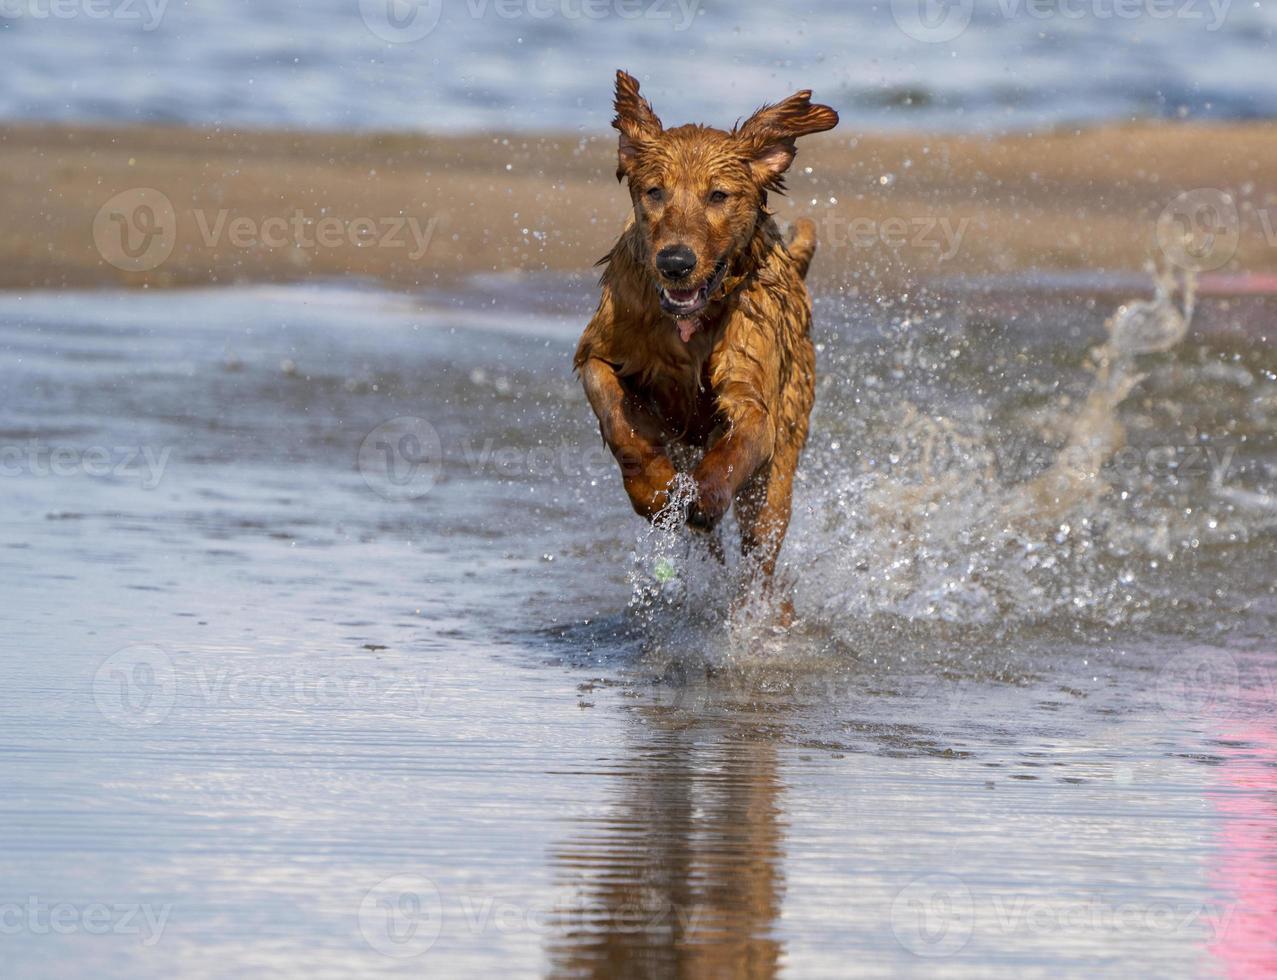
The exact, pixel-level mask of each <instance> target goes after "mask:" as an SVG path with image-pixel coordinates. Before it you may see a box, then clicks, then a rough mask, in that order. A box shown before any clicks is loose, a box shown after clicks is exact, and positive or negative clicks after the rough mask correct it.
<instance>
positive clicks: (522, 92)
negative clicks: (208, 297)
mask: <svg viewBox="0 0 1277 980" xmlns="http://www.w3.org/2000/svg"><path fill="white" fill-rule="evenodd" d="M5 7H6V9H5V12H4V13H3V15H0V52H3V54H4V58H5V62H6V65H7V79H6V84H5V87H4V92H3V93H0V117H3V118H7V119H11V120H57V121H61V122H100V123H106V122H109V123H161V124H176V123H186V124H201V125H219V126H232V127H233V126H258V127H270V126H288V127H300V128H310V129H315V128H322V129H335V130H342V131H347V130H370V129H381V130H411V131H426V132H475V131H484V130H502V131H505V130H516V131H525V132H526V131H537V130H553V131H562V132H580V133H589V134H594V133H598V132H600V131H602V130H605V129H606V128H607V123H608V121H609V120H610V116H611V113H610V107H609V95H610V91H609V89H610V80H611V77H612V74H613V72H614V71H615V69H616V68H618V67H627V68H628V69H629V70H631V71H633V72H635V73H637V74H638V76H639V77H640V79H641V81H642V82H643V83H644V85H645V87H646V89H647V91H648V92H649V94H650V95H651V96H652V97H653V98H654V99H656V100H657V101H658V102H660V103H662V104H665V105H667V106H669V107H670V111H671V112H672V113H673V114H674V119H673V121H676V122H683V121H690V120H697V121H705V122H711V123H714V124H716V125H720V126H722V125H728V124H730V123H731V122H732V121H733V120H734V118H735V114H737V113H745V112H747V111H748V109H749V108H750V107H752V106H755V105H757V104H759V103H761V102H763V101H765V100H769V99H775V98H777V97H778V96H779V95H780V94H784V93H787V92H789V91H792V90H794V89H796V88H812V89H815V90H817V91H818V92H819V93H820V94H821V95H822V96H823V97H824V98H826V99H830V100H832V101H833V102H835V103H836V104H837V105H838V107H839V109H840V110H841V111H842V113H843V120H844V126H846V127H847V129H848V130H856V129H865V128H874V129H880V128H884V127H890V128H913V129H922V128H927V129H932V128H934V129H939V130H943V131H972V130H974V131H981V132H989V131H999V130H1006V129H1016V130H1023V129H1031V128H1040V127H1043V126H1050V125H1058V124H1070V123H1072V124H1079V123H1096V122H1102V121H1103V122H1106V121H1130V120H1138V119H1233V120H1237V119H1257V118H1268V117H1271V116H1272V115H1273V113H1274V112H1275V111H1277V93H1274V91H1273V89H1272V86H1271V85H1269V84H1267V78H1268V73H1269V70H1270V68H1271V65H1272V55H1273V52H1272V35H1273V29H1274V27H1275V26H1277V11H1275V10H1274V8H1273V6H1272V5H1271V4H1268V3H1262V2H1256V0H880V2H870V0H810V2H807V3H733V2H729V0H614V2H613V0H608V2H603V0H100V2H99V3H93V2H92V0H6V4H5ZM90 11H92V12H91V13H90Z"/></svg>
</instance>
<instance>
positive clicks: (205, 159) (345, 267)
mask: <svg viewBox="0 0 1277 980" xmlns="http://www.w3.org/2000/svg"><path fill="white" fill-rule="evenodd" d="M614 146H615V144H614V141H613V138H612V134H611V133H610V132H604V133H599V134H591V135H590V136H577V135H572V134H544V135H532V134H487V135H474V136H436V135H422V134H416V133H360V134H353V135H350V134H337V133H324V132H294V131H280V130H265V129H264V130H234V131H232V130H213V129H198V128H185V127H155V126H145V127H116V126H100V125H84V126H60V125H44V124H35V125H26V124H24V125H7V126H3V127H0V167H2V168H3V169H2V170H0V172H3V173H4V174H5V175H6V176H5V177H4V178H3V180H0V207H2V208H3V210H4V213H5V214H6V215H8V218H9V220H8V221H7V222H6V223H5V228H4V229H3V230H0V288H4V289H10V290H22V289H36V288H43V289H59V288H72V287H77V288H78V287H121V286H122V287H146V288H163V287H176V286H203V285H225V284H244V283H281V282H295V281H302V280H306V279H310V278H313V277H319V278H326V279H340V278H347V277H357V278H366V279H373V280H377V281H379V282H380V283H381V284H383V285H385V286H387V287H389V288H392V289H399V290H419V289H424V288H429V287H432V286H439V285H452V284H456V283H458V282H459V281H461V280H464V279H466V278H468V277H471V276H473V275H476V274H483V273H486V274H491V273H501V274H511V273H516V274H517V273H518V272H519V271H526V272H530V273H546V272H548V273H556V274H570V273H576V274H580V275H583V276H586V277H588V278H591V279H592V278H593V277H594V275H595V272H594V270H593V268H592V267H593V264H594V262H595V261H596V260H597V259H598V258H599V257H600V256H601V255H603V254H604V253H605V252H606V251H607V249H608V248H609V247H610V246H611V244H612V241H613V240H614V239H615V236H616V235H617V234H618V233H619V231H620V228H621V226H622V223H623V221H624V218H625V214H626V212H627V210H628V198H627V195H626V192H625V189H624V187H623V186H619V185H618V184H617V183H616V180H615V178H614V176H613V171H614V152H615V150H614ZM788 183H789V193H788V196H787V197H776V196H773V198H772V201H771V206H772V209H773V210H774V211H775V213H776V215H777V217H778V219H779V220H781V221H782V223H787V222H789V221H792V220H793V219H794V218H797V217H800V216H804V215H806V216H809V217H811V218H813V220H815V222H816V224H817V228H818V234H819V237H820V240H821V241H820V248H819V250H818V252H817V256H816V260H815V263H814V265H813V269H812V275H811V282H812V285H813V287H815V288H818V289H825V290H828V289H839V288H841V289H848V290H856V291H861V292H863V291H864V290H874V289H877V288H897V289H898V288H907V287H909V286H910V285H912V284H916V283H918V282H919V281H927V280H930V279H936V278H949V277H953V276H972V277H996V276H1006V275H1007V274H1012V273H1019V272H1027V271H1033V272H1038V273H1052V272H1065V273H1067V272H1084V271H1087V270H1092V271H1096V272H1132V273H1134V272H1139V271H1140V270H1141V269H1142V268H1143V267H1144V266H1145V265H1146V264H1147V263H1148V262H1149V261H1156V262H1159V263H1164V262H1165V260H1166V257H1167V248H1168V246H1167V241H1168V239H1167V235H1168V234H1169V233H1170V232H1171V231H1172V230H1173V229H1174V228H1176V227H1180V226H1182V227H1186V228H1187V227H1189V226H1190V225H1193V223H1194V222H1196V225H1194V227H1197V235H1198V237H1197V238H1196V239H1194V240H1193V242H1191V243H1190V244H1189V245H1188V247H1189V248H1190V249H1191V252H1188V253H1182V254H1180V255H1179V256H1178V257H1179V258H1180V259H1181V260H1184V259H1187V260H1188V261H1190V262H1196V263H1198V264H1199V265H1201V266H1203V267H1205V268H1206V269H1207V271H1216V272H1218V274H1220V275H1221V276H1225V277H1228V276H1233V277H1235V276H1237V275H1238V274H1250V275H1255V276H1261V277H1271V276H1272V275H1273V274H1274V273H1277V124H1273V123H1243V124H1234V123H1209V124H1202V123H1184V124H1180V123H1156V124H1148V123H1140V124H1136V125H1129V126H1103V125H1101V126H1097V127H1094V128H1089V129H1084V130H1080V131H1073V132H1061V131H1052V132H1047V133H1043V134H1040V135H1012V136H999V137H984V136H951V135H945V136H939V135H933V134H923V133H874V134H856V133H839V132H835V133H833V134H825V135H823V136H817V137H812V138H808V139H805V140H803V141H801V142H800V144H799V154H798V158H797V160H796V162H795V165H794V167H793V169H792V170H791V172H790V174H789V180H788ZM1190 192H1191V193H1190ZM1185 193H1189V197H1187V198H1181V197H1180V195H1183V194H1185ZM1202 208H1205V210H1202ZM1212 209H1214V210H1212ZM1221 209H1222V210H1221ZM1230 209H1231V210H1230ZM1217 212H1219V213H1222V214H1223V217H1224V218H1225V219H1226V220H1225V221H1224V222H1223V223H1222V224H1219V225H1218V227H1217V228H1212V227H1207V226H1208V225H1209V223H1210V222H1211V221H1213V220H1215V218H1216V217H1218V214H1217ZM1234 216H1235V217H1234ZM1198 219H1204V220H1205V223H1203V221H1201V220H1198ZM1230 221H1231V222H1233V223H1232V224H1231V225H1230V224H1229V222H1230ZM1177 223H1178V224H1177ZM1203 229H1204V230H1203ZM1159 234H1160V237H1159ZM126 235H127V238H126V237H125V236H126ZM1170 248H1171V249H1178V248H1180V246H1179V245H1177V244H1174V243H1172V244H1171V245H1170Z"/></svg>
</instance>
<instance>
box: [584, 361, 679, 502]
mask: <svg viewBox="0 0 1277 980" xmlns="http://www.w3.org/2000/svg"><path fill="white" fill-rule="evenodd" d="M581 382H582V384H583V385H584V386H585V397H586V398H587V399H589V402H590V407H591V408H593V409H594V414H595V415H596V416H598V419H599V432H600V434H601V435H602V436H603V441H604V442H605V443H607V445H608V448H609V449H611V450H612V455H613V456H614V457H616V461H617V463H618V464H619V465H620V467H621V478H622V479H623V480H624V482H625V492H626V493H627V494H628V495H629V498H630V503H631V504H632V505H633V506H634V511H635V513H637V514H639V515H640V516H642V517H646V518H648V519H649V520H651V519H652V518H653V517H655V516H656V514H657V513H659V512H660V511H661V510H662V509H663V508H664V507H665V505H666V504H668V503H669V499H670V484H671V483H673V482H674V477H675V476H676V475H677V473H676V471H675V469H674V464H673V463H671V462H670V460H669V457H668V456H667V455H666V454H665V449H664V446H663V445H662V436H661V426H660V422H659V421H658V420H657V419H656V418H654V417H653V416H652V414H651V413H650V412H648V411H647V410H645V409H644V408H643V407H642V406H641V405H639V404H638V403H637V401H636V399H635V398H634V397H633V396H632V395H631V394H630V393H629V392H627V391H626V390H625V386H624V385H623V384H621V379H620V378H619V377H617V374H616V370H615V369H614V368H613V367H612V365H610V364H608V363H607V362H605V361H601V360H599V359H598V358H595V357H592V358H590V359H589V360H587V361H586V362H585V363H584V364H583V365H581Z"/></svg>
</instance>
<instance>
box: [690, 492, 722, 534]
mask: <svg viewBox="0 0 1277 980" xmlns="http://www.w3.org/2000/svg"><path fill="white" fill-rule="evenodd" d="M731 503H732V494H731V491H730V490H729V489H728V488H727V485H726V484H725V483H723V482H722V481H721V480H715V479H700V480H697V481H696V500H695V501H694V502H693V504H692V506H691V507H689V508H688V510H687V523H688V524H690V525H691V526H692V527H695V528H699V529H701V530H703V531H708V530H710V529H712V528H713V527H715V526H716V525H717V524H718V522H719V521H721V520H722V519H723V515H724V514H726V513H727V508H728V507H730V506H731Z"/></svg>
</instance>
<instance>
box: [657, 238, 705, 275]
mask: <svg viewBox="0 0 1277 980" xmlns="http://www.w3.org/2000/svg"><path fill="white" fill-rule="evenodd" d="M656 267H657V268H658V269H660V270H661V274H662V275H666V276H669V277H670V278H671V279H686V278H687V277H688V276H689V275H691V272H692V270H693V269H695V268H696V253H695V252H693V251H692V250H691V249H690V248H688V247H687V246H686V245H671V246H669V247H668V248H663V249H661V250H660V251H659V252H657V253H656Z"/></svg>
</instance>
